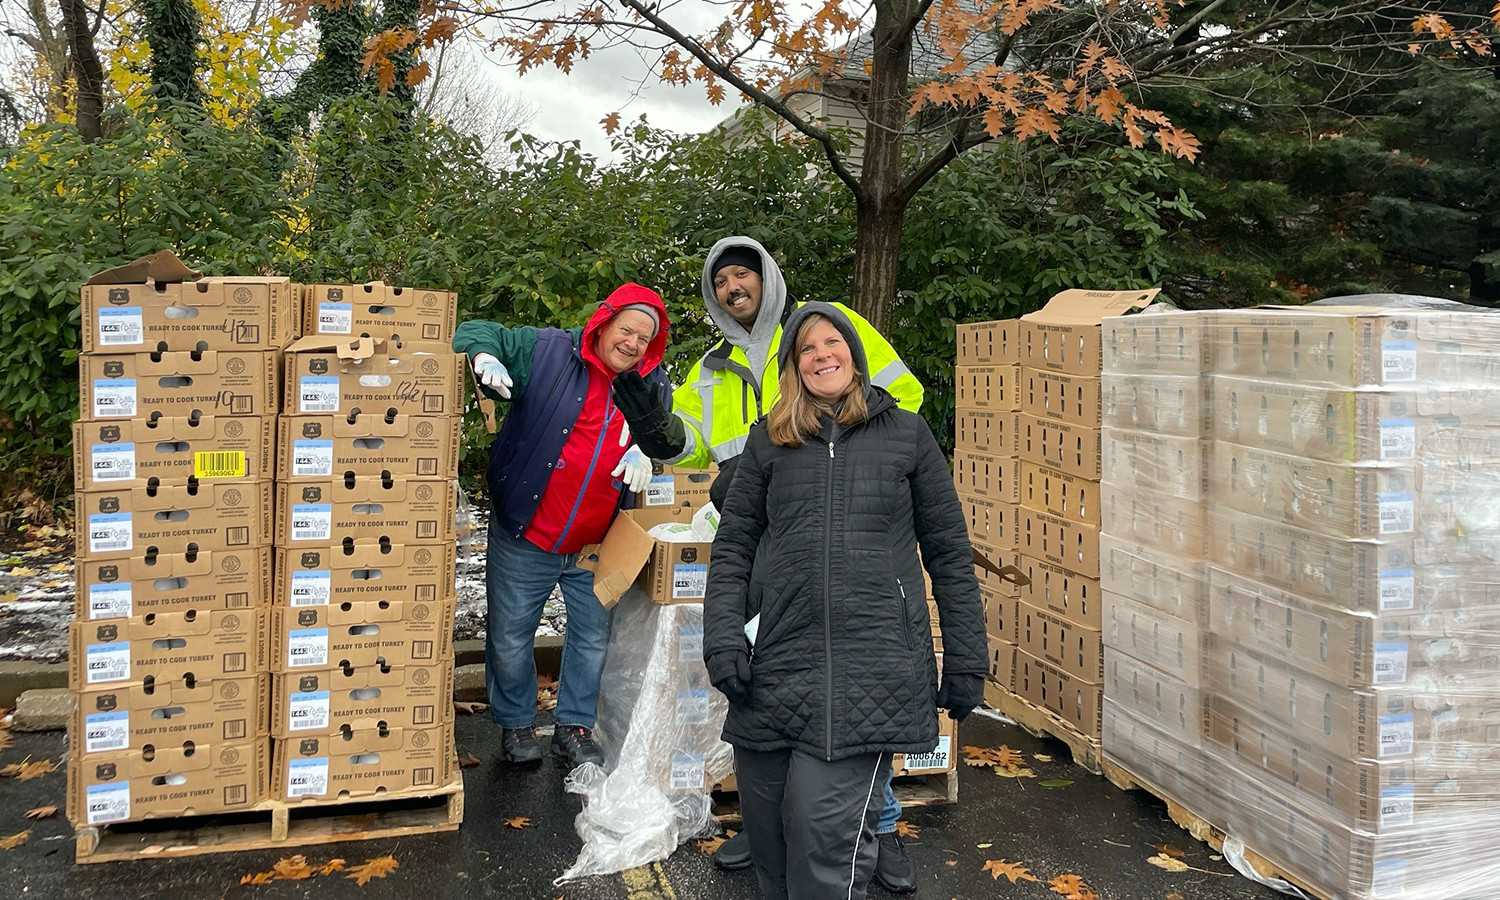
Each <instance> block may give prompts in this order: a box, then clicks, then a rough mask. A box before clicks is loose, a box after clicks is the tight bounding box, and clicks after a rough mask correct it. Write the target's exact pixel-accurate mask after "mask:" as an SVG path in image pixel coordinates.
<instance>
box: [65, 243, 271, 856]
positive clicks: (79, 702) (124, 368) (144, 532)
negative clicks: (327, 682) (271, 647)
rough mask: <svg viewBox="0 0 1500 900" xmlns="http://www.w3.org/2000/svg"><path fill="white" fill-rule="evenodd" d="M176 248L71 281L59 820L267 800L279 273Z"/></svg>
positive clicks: (110, 819) (91, 822) (113, 818)
mask: <svg viewBox="0 0 1500 900" xmlns="http://www.w3.org/2000/svg"><path fill="white" fill-rule="evenodd" d="M196 274H197V273H195V272H191V271H190V270H188V269H186V267H184V266H182V264H181V263H180V262H179V261H178V260H177V259H176V257H174V256H172V255H171V254H169V253H167V254H158V255H157V256H156V257H153V258H149V259H146V260H140V261H138V262H137V263H133V264H131V265H130V266H126V267H122V268H121V269H115V270H110V271H109V272H105V273H101V274H100V275H98V276H96V277H95V278H94V279H92V280H91V281H90V282H89V283H88V284H87V285H85V286H84V288H83V291H82V332H83V355H82V356H81V358H80V360H79V399H80V404H81V412H80V421H79V422H78V423H77V424H76V425H75V427H74V459H75V481H76V486H77V491H78V493H77V517H78V526H77V531H78V539H77V558H78V592H77V597H78V599H77V607H76V610H75V621H74V622H73V624H72V625H71V626H70V629H69V652H70V669H69V675H70V684H71V688H72V690H73V691H75V692H76V695H77V696H76V706H75V711H74V715H73V721H72V724H71V728H70V732H71V733H70V746H71V752H70V755H69V760H68V782H69V791H68V816H69V818H70V820H72V822H73V823H74V824H75V825H76V826H78V827H80V828H87V827H93V826H100V825H108V824H112V823H118V822H126V821H131V820H138V819H147V818H162V817H171V816H179V815H191V814H204V813H214V812H224V811H235V810H245V809H249V808H251V807H253V806H254V805H255V804H257V803H259V802H260V801H261V800H263V799H264V798H265V797H266V796H267V791H268V762H267V760H268V749H269V748H268V746H267V741H266V734H267V705H266V702H267V698H268V674H267V673H268V667H267V657H266V647H265V639H264V638H265V630H266V620H267V615H268V612H269V604H270V602H271V594H272V587H271V540H272V532H273V517H272V503H273V492H272V474H273V468H274V464H275V452H274V443H275V433H276V417H277V412H278V408H279V403H280V390H279V387H280V367H279V363H280V356H281V354H280V350H281V348H282V347H283V346H284V345H285V344H286V343H287V342H288V341H290V340H291V339H292V338H294V337H295V336H296V323H297V312H298V303H297V301H298V295H299V287H298V286H297V285H294V284H291V283H289V282H288V281H287V280H286V279H285V278H203V279H200V280H196V281H188V280H184V279H188V278H191V277H192V276H194V275H196Z"/></svg>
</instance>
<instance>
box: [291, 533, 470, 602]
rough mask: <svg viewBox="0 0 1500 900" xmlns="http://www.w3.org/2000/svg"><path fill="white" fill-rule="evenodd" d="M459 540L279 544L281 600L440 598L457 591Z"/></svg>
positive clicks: (406, 600)
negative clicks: (307, 546) (297, 546)
mask: <svg viewBox="0 0 1500 900" xmlns="http://www.w3.org/2000/svg"><path fill="white" fill-rule="evenodd" d="M456 555H457V550H456V549H455V548H454V546H453V544H433V545H430V546H427V545H417V546H406V545H403V544H371V543H355V544H352V545H349V546H345V547H318V548H311V549H306V550H293V549H290V548H285V547H278V548H277V549H276V590H275V594H274V597H273V602H274V603H275V604H276V605H277V606H288V607H302V606H328V605H341V604H343V603H347V602H353V603H359V602H364V601H367V600H392V601H395V602H398V603H429V604H430V603H436V602H438V601H439V600H446V599H449V598H451V597H454V596H456V590H457V588H456V585H455V582H454V572H455V571H456V570H455V563H456V560H455V556H456Z"/></svg>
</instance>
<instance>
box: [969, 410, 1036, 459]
mask: <svg viewBox="0 0 1500 900" xmlns="http://www.w3.org/2000/svg"><path fill="white" fill-rule="evenodd" d="M1020 429H1021V421H1020V416H1019V414H1017V413H1013V412H1001V411H999V410H992V409H991V410H985V409H959V410H955V411H954V413H953V447H954V449H955V450H973V451H975V452H976V453H984V454H987V455H989V456H1018V455H1020V452H1021V432H1020Z"/></svg>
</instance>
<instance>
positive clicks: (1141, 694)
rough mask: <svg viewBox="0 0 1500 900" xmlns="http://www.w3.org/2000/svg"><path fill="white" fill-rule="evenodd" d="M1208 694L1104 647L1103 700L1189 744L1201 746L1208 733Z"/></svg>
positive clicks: (1195, 686)
mask: <svg viewBox="0 0 1500 900" xmlns="http://www.w3.org/2000/svg"><path fill="white" fill-rule="evenodd" d="M1209 696H1210V695H1209V694H1208V692H1206V691H1204V690H1202V689H1200V686H1199V685H1198V684H1197V683H1191V684H1190V683H1188V682H1185V681H1183V680H1182V679H1181V678H1177V677H1175V676H1172V675H1168V674H1166V673H1165V672H1162V671H1161V670H1159V669H1157V668H1155V667H1153V666H1148V665H1146V664H1145V663H1143V662H1141V661H1140V660H1138V659H1135V658H1133V657H1131V656H1129V655H1127V654H1125V653H1121V652H1120V651H1119V650H1117V649H1116V648H1114V647H1105V648H1104V697H1105V699H1106V700H1108V701H1109V702H1111V703H1116V704H1119V706H1120V708H1121V709H1125V710H1128V711H1129V712H1130V714H1131V715H1132V716H1135V717H1136V718H1138V719H1141V720H1143V721H1146V722H1149V723H1150V724H1151V725H1152V727H1154V728H1159V729H1161V730H1162V731H1164V732H1166V733H1167V734H1169V735H1171V736H1173V737H1174V738H1176V739H1177V740H1180V741H1182V742H1183V743H1184V744H1187V745H1188V746H1190V747H1199V746H1202V744H1203V739H1204V737H1205V735H1206V734H1207V731H1208V722H1207V710H1206V708H1205V707H1204V701H1206V700H1207V699H1208V697H1209Z"/></svg>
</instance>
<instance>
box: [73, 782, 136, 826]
mask: <svg viewBox="0 0 1500 900" xmlns="http://www.w3.org/2000/svg"><path fill="white" fill-rule="evenodd" d="M83 795H84V796H83V802H84V805H85V806H86V807H87V809H88V811H87V813H86V815H85V817H86V818H87V819H88V824H90V825H105V824H108V823H110V822H123V821H125V820H126V819H128V818H130V782H128V781H121V782H119V783H117V784H91V785H89V786H88V787H86V788H84V791H83Z"/></svg>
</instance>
